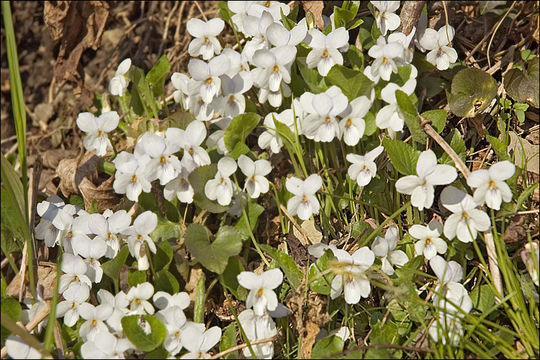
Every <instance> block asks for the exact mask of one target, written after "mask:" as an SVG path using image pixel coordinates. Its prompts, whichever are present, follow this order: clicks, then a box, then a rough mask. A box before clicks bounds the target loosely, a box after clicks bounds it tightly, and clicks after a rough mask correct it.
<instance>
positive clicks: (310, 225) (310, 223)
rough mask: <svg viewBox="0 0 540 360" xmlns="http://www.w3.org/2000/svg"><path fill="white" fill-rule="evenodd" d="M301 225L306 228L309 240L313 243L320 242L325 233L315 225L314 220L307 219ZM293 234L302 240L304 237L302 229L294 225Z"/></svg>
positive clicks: (305, 232) (305, 231)
mask: <svg viewBox="0 0 540 360" xmlns="http://www.w3.org/2000/svg"><path fill="white" fill-rule="evenodd" d="M300 227H301V228H302V229H303V230H304V234H306V235H307V237H308V240H309V241H310V243H311V244H316V243H320V242H321V240H322V238H323V235H322V233H321V232H320V231H319V230H318V229H317V228H316V227H315V221H314V220H306V221H304V222H303V223H302V225H300ZM293 234H294V236H296V238H297V239H298V240H300V241H302V240H303V239H304V237H303V236H302V234H300V231H298V229H296V227H293ZM304 245H306V246H307V245H310V244H304Z"/></svg>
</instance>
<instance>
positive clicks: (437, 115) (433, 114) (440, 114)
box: [421, 109, 448, 134]
mask: <svg viewBox="0 0 540 360" xmlns="http://www.w3.org/2000/svg"><path fill="white" fill-rule="evenodd" d="M421 115H422V117H423V118H425V119H427V120H429V121H431V125H433V128H434V129H435V131H437V132H438V133H439V134H440V133H441V131H443V130H444V127H445V126H446V119H447V117H448V113H447V112H446V110H443V109H437V110H428V111H424V112H423V113H422V114H421Z"/></svg>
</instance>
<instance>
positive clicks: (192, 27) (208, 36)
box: [186, 18, 225, 60]
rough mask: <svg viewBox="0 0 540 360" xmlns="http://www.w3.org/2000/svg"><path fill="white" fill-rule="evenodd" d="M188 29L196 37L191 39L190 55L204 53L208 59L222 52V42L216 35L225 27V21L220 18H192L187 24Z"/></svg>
mask: <svg viewBox="0 0 540 360" xmlns="http://www.w3.org/2000/svg"><path fill="white" fill-rule="evenodd" d="M186 27H187V31H188V32H189V34H190V35H191V36H193V37H194V38H195V39H193V40H191V42H190V43H189V47H188V53H189V55H190V56H193V57H197V56H199V55H202V58H203V59H204V60H208V59H210V58H212V57H213V56H214V54H219V53H220V52H221V44H220V43H219V40H218V39H217V38H216V36H218V35H219V33H220V32H221V31H222V30H223V28H224V27H225V22H224V21H223V20H221V19H219V18H214V19H210V20H208V21H203V20H201V19H196V18H192V19H190V20H189V21H188V22H187V24H186Z"/></svg>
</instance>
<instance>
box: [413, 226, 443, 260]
mask: <svg viewBox="0 0 540 360" xmlns="http://www.w3.org/2000/svg"><path fill="white" fill-rule="evenodd" d="M442 232H443V227H442V225H441V223H440V222H438V221H437V220H433V221H431V222H430V223H429V224H428V225H427V226H423V225H413V226H411V228H410V229H409V234H411V236H412V237H413V238H415V239H417V240H418V241H417V242H416V243H414V251H415V252H416V254H417V255H421V254H423V255H424V257H425V258H426V259H428V260H430V259H432V258H433V257H434V256H435V255H437V253H439V254H444V253H446V250H447V249H448V245H447V244H446V241H444V240H443V239H441V238H440V236H441V234H442Z"/></svg>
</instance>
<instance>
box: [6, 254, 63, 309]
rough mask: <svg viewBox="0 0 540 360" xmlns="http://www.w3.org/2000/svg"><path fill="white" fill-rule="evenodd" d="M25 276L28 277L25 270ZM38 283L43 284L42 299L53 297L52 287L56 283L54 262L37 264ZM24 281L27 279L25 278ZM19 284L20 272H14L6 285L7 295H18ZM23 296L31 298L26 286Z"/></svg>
mask: <svg viewBox="0 0 540 360" xmlns="http://www.w3.org/2000/svg"><path fill="white" fill-rule="evenodd" d="M26 278H28V271H27V272H26ZM38 279H39V280H38V284H39V285H40V286H43V299H44V300H50V299H52V297H53V293H54V288H55V285H56V264H54V263H47V265H38ZM25 281H27V280H26V279H25ZM20 286H21V273H20V272H18V273H17V274H15V277H13V279H12V280H11V282H10V283H9V284H8V286H7V287H6V293H7V295H8V296H12V297H15V298H18V297H19V288H20ZM24 297H26V298H31V297H32V294H31V292H30V289H29V288H28V287H27V288H26V291H25V294H24Z"/></svg>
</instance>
